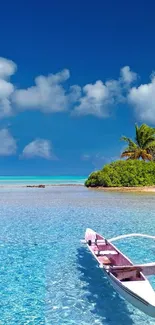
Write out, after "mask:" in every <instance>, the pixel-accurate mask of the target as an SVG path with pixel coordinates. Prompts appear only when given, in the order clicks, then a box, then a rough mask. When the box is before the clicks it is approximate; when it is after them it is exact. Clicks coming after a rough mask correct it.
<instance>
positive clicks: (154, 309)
mask: <svg viewBox="0 0 155 325" xmlns="http://www.w3.org/2000/svg"><path fill="white" fill-rule="evenodd" d="M104 273H105V274H106V276H107V278H108V281H109V282H110V284H111V285H112V286H113V288H114V289H115V290H116V291H117V293H118V294H119V295H120V296H121V297H123V298H124V299H125V300H127V301H128V302H129V303H130V304H132V305H133V306H134V307H136V308H138V309H139V310H141V311H142V312H144V313H145V314H147V315H149V316H151V317H155V306H153V305H151V304H149V303H148V302H147V301H145V300H144V299H142V298H141V297H140V296H138V295H136V294H135V293H134V292H133V291H131V290H129V289H127V288H126V287H125V286H124V285H123V283H122V282H121V281H118V280H117V279H116V278H115V277H114V276H113V275H112V274H108V273H107V272H106V271H105V272H104Z"/></svg>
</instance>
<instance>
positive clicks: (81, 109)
mask: <svg viewBox="0 0 155 325" xmlns="http://www.w3.org/2000/svg"><path fill="white" fill-rule="evenodd" d="M136 78H137V74H136V73H135V72H132V71H131V70H130V67H128V66H126V67H124V68H122V69H121V71H120V77H119V79H118V80H108V81H106V82H105V83H103V82H102V81H101V80H98V81H96V82H95V83H94V84H87V85H85V86H84V87H83V96H81V97H80V98H79V104H77V105H76V106H75V109H74V112H75V113H76V114H78V115H95V116H97V117H103V118H106V117H108V116H109V115H110V110H111V107H112V106H114V105H117V104H118V103H120V102H123V101H125V99H126V95H127V93H128V89H129V88H130V84H131V83H132V82H133V81H135V80H136Z"/></svg>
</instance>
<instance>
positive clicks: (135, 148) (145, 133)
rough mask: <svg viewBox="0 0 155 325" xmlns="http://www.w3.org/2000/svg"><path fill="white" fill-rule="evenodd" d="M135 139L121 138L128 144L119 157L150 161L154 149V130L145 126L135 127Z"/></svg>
mask: <svg viewBox="0 0 155 325" xmlns="http://www.w3.org/2000/svg"><path fill="white" fill-rule="evenodd" d="M135 131H136V137H135V141H132V139H130V138H127V137H122V138H121V140H124V141H125V142H127V143H128V147H127V148H126V149H125V150H124V151H123V153H122V155H121V157H122V158H124V157H127V159H139V158H141V159H143V160H152V158H153V153H154V150H153V149H154V148H155V128H152V127H150V126H148V125H146V124H142V125H141V126H140V127H138V126H137V125H135Z"/></svg>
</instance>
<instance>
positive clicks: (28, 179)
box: [0, 176, 87, 185]
mask: <svg viewBox="0 0 155 325" xmlns="http://www.w3.org/2000/svg"><path fill="white" fill-rule="evenodd" d="M86 179H87V177H86V176H0V185H38V184H46V185H60V184H61V185H64V184H66V185H67V184H75V185H76V184H77V185H78V184H79V185H83V184H84V182H85V180H86Z"/></svg>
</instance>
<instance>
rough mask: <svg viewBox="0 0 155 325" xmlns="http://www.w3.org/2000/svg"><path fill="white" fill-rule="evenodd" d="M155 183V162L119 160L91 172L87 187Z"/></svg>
mask: <svg viewBox="0 0 155 325" xmlns="http://www.w3.org/2000/svg"><path fill="white" fill-rule="evenodd" d="M152 185H155V162H154V161H150V162H145V161H143V160H126V161H124V160H118V161H116V162H112V163H111V164H107V165H105V166H104V167H103V169H102V170H99V171H96V172H93V173H92V174H90V176H89V177H88V179H87V180H86V182H85V186H87V187H98V186H103V187H121V186H124V187H129V186H152Z"/></svg>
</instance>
